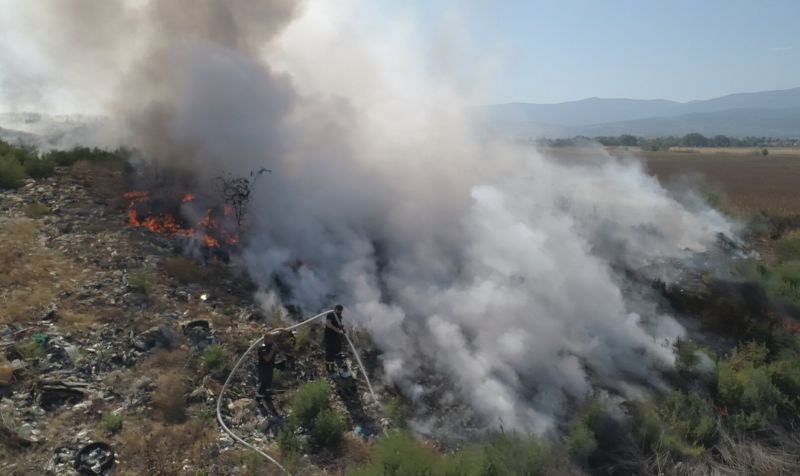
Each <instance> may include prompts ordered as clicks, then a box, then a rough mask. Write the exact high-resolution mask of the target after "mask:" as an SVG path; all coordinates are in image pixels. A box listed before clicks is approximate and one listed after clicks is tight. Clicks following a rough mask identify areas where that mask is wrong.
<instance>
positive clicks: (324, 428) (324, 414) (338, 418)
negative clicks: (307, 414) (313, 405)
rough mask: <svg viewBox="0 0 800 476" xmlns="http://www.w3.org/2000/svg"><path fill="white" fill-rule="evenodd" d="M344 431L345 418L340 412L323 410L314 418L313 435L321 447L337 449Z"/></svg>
mask: <svg viewBox="0 0 800 476" xmlns="http://www.w3.org/2000/svg"><path fill="white" fill-rule="evenodd" d="M344 429H345V422H344V418H343V417H342V415H341V414H340V413H339V412H337V411H334V410H322V411H321V412H319V413H318V414H317V417H316V418H314V427H313V428H312V430H311V435H312V436H313V437H314V440H316V442H317V443H318V444H319V445H321V446H325V447H328V448H335V447H338V446H339V443H341V441H342V436H343V435H344Z"/></svg>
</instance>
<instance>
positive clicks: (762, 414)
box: [717, 342, 789, 431]
mask: <svg viewBox="0 0 800 476" xmlns="http://www.w3.org/2000/svg"><path fill="white" fill-rule="evenodd" d="M767 355H768V350H767V348H766V346H764V345H762V344H756V343H753V342H750V343H747V344H745V345H744V346H741V347H739V348H737V349H736V350H735V351H734V352H733V354H732V355H731V356H730V357H729V358H728V360H727V361H724V362H721V363H720V364H719V367H718V369H717V396H718V398H719V401H720V403H722V404H723V405H725V406H726V407H727V409H728V411H729V412H731V413H732V414H733V415H732V416H733V422H734V426H735V427H736V429H738V430H745V431H746V430H757V429H761V428H765V427H767V426H769V425H771V424H772V423H773V422H775V420H776V419H777V417H778V410H779V409H780V408H785V407H787V406H788V405H789V401H788V399H787V398H786V396H785V395H784V394H783V393H782V392H781V391H780V389H779V388H778V387H777V386H775V384H774V383H773V382H772V375H771V372H770V368H769V366H768V365H767Z"/></svg>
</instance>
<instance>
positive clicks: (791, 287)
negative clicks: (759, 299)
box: [769, 261, 800, 306]
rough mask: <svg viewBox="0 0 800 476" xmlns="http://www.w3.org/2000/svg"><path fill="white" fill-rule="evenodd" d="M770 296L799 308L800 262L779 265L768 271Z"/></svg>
mask: <svg viewBox="0 0 800 476" xmlns="http://www.w3.org/2000/svg"><path fill="white" fill-rule="evenodd" d="M770 278H771V279H770V283H769V290H770V292H771V293H772V294H774V295H776V296H780V297H782V298H784V299H786V300H788V301H790V302H791V303H792V304H794V305H795V306H800V261H789V262H786V263H781V264H779V265H777V266H775V267H774V268H772V269H771V270H770Z"/></svg>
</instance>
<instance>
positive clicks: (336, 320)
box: [324, 304, 344, 373]
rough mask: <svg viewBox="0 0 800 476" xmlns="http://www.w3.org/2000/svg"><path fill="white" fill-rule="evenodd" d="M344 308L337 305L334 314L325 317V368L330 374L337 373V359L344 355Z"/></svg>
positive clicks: (330, 313)
mask: <svg viewBox="0 0 800 476" xmlns="http://www.w3.org/2000/svg"><path fill="white" fill-rule="evenodd" d="M343 311H344V306H342V305H341V304H337V305H336V306H335V307H334V308H333V312H329V313H328V315H327V316H325V338H324V342H325V367H326V368H327V369H328V372H331V373H333V372H336V359H338V358H339V357H340V356H341V353H342V340H343V339H344V325H343V324H342V312H343Z"/></svg>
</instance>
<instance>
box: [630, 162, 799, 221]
mask: <svg viewBox="0 0 800 476" xmlns="http://www.w3.org/2000/svg"><path fill="white" fill-rule="evenodd" d="M631 152H632V153H633V155H635V156H638V157H641V158H643V159H644V160H645V162H646V164H647V168H648V170H649V171H650V172H651V173H653V174H655V175H656V176H657V177H658V178H659V179H660V180H661V181H662V182H664V183H669V182H674V181H679V180H686V178H687V177H688V179H689V180H691V181H693V182H694V183H695V184H696V185H697V186H699V187H700V188H701V190H703V191H704V192H705V193H708V194H713V195H716V196H718V197H719V198H720V199H721V200H722V203H723V204H724V205H725V206H726V208H731V209H733V211H739V212H744V213H747V212H754V211H761V210H765V211H768V212H770V213H772V214H800V149H782V150H775V151H774V152H771V153H770V154H769V155H767V156H762V155H756V154H755V153H745V151H742V150H739V149H731V150H730V151H729V152H727V153H726V152H724V151H722V150H719V149H714V150H713V152H711V151H706V152H701V151H686V152H683V151H681V152H673V151H663V152H662V151H659V152H644V151H629V153H631Z"/></svg>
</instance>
